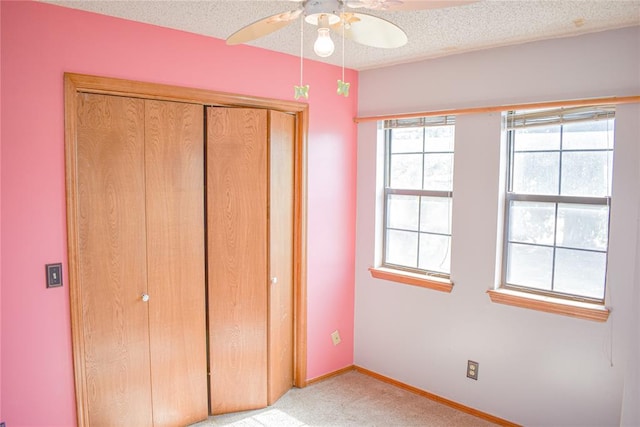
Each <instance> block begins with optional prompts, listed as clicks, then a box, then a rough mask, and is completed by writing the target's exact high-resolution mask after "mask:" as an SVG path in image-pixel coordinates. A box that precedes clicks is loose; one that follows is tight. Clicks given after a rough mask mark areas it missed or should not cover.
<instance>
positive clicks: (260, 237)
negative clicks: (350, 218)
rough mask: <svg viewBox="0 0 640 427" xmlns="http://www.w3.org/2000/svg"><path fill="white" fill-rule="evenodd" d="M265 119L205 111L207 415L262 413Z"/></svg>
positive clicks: (259, 114)
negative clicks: (251, 411) (209, 413)
mask: <svg viewBox="0 0 640 427" xmlns="http://www.w3.org/2000/svg"><path fill="white" fill-rule="evenodd" d="M266 156H267V112H266V111H265V110H255V109H241V108H238V109H234V108H212V107H210V108H208V109H207V236H208V292H209V299H208V301H209V354H210V356H209V357H210V369H211V376H210V381H211V386H210V390H211V410H212V412H213V413H214V414H219V413H225V412H233V411H238V410H245V409H252V408H260V407H264V406H266V405H267V286H268V284H267V158H266Z"/></svg>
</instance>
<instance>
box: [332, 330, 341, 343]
mask: <svg viewBox="0 0 640 427" xmlns="http://www.w3.org/2000/svg"><path fill="white" fill-rule="evenodd" d="M331 341H333V345H338V344H340V342H342V340H341V339H340V332H338V331H337V330H335V331H333V332H332V333H331Z"/></svg>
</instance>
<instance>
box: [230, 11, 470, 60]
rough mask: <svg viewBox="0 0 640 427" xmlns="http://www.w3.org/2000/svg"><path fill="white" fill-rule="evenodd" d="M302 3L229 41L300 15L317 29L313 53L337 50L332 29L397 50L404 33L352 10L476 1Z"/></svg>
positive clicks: (252, 35)
mask: <svg viewBox="0 0 640 427" xmlns="http://www.w3.org/2000/svg"><path fill="white" fill-rule="evenodd" d="M290 1H291V2H296V3H299V6H298V8H297V9H293V10H289V11H285V12H282V13H278V14H275V15H272V16H268V17H266V18H263V19H261V20H259V21H256V22H254V23H252V24H249V25H247V26H245V27H243V28H241V29H240V30H238V31H236V32H235V33H233V34H232V35H231V36H229V38H227V44H228V45H235V44H241V43H247V42H250V41H252V40H255V39H258V38H260V37H263V36H266V35H268V34H271V33H273V32H274V31H277V30H279V29H282V28H284V27H286V26H287V25H289V24H291V23H292V22H294V21H295V20H296V19H297V18H299V17H300V16H303V17H304V20H305V22H307V23H309V24H312V25H316V26H317V27H318V38H317V40H316V42H315V44H314V51H315V53H316V54H317V55H318V56H320V57H328V56H331V54H332V53H333V51H334V48H335V47H334V44H333V41H332V40H331V37H330V35H329V33H330V30H332V31H334V32H336V33H337V34H339V35H340V36H344V38H346V39H348V40H352V41H354V42H356V43H360V44H363V45H366V46H372V47H378V48H387V49H390V48H398V47H402V46H404V45H405V44H406V43H407V41H408V39H407V35H406V34H405V32H404V31H403V30H402V29H401V28H400V27H398V26H397V25H395V24H393V23H392V22H390V21H387V20H386V19H383V18H379V17H377V16H373V15H369V14H366V13H361V12H354V11H352V10H353V9H373V10H390V11H392V10H420V9H437V8H444V7H450V6H456V5H462V4H467V3H474V1H464V0H449V1H446V0H431V1H430V0H404V1H401V0H290Z"/></svg>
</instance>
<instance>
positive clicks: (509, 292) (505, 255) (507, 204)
mask: <svg viewBox="0 0 640 427" xmlns="http://www.w3.org/2000/svg"><path fill="white" fill-rule="evenodd" d="M563 110H566V111H569V112H570V111H578V114H579V113H580V112H582V111H584V110H586V111H587V112H589V111H590V110H593V111H594V116H595V118H577V119H575V120H567V121H563V119H562V115H563V112H562V111H563ZM601 110H602V111H605V113H600V111H601ZM524 111H527V110H519V111H518V112H520V113H523V112H524ZM513 113H516V112H515V111H513V110H511V111H507V112H506V114H505V119H506V122H507V123H509V116H510V115H511V114H513ZM545 113H546V114H545ZM554 113H555V114H559V115H560V117H561V118H560V121H559V123H557V124H558V125H559V126H560V147H559V148H558V149H550V150H540V151H538V150H536V151H535V152H536V153H538V152H545V151H552V152H558V153H559V169H558V174H559V176H560V177H561V176H562V154H563V152H585V151H587V152H589V151H604V152H607V153H608V156H611V158H613V155H614V150H615V124H614V126H613V128H612V130H611V131H612V132H614V140H613V143H612V144H611V146H610V148H606V149H584V150H564V149H563V146H562V142H563V137H564V128H563V126H564V125H567V124H571V123H577V122H585V121H588V122H593V121H598V120H610V119H614V120H615V105H593V106H581V107H576V108H573V109H571V108H563V107H561V108H551V109H543V110H541V111H540V112H539V113H538V115H540V116H542V117H546V116H553V115H554ZM553 124H554V123H551V124H544V125H546V126H549V125H553ZM541 125H542V124H541ZM520 127H526V124H524V122H523V125H522V126H520ZM506 132H507V139H506V140H507V144H506V145H507V165H506V170H507V176H506V180H505V197H504V229H503V236H504V237H503V245H502V260H501V263H502V264H501V267H502V268H501V280H500V287H499V288H498V289H495V290H491V291H489V293H490V296H491V298H492V299H493V298H494V295H497V294H499V293H500V291H503V290H504V291H505V292H503V293H502V294H501V295H500V296H498V297H497V298H504V299H506V300H510V299H514V298H516V297H514V295H517V294H518V293H522V294H524V295H530V296H531V298H533V299H534V300H535V299H537V298H538V297H543V300H544V299H545V298H546V299H550V300H557V301H556V302H555V303H560V304H561V303H562V301H565V302H567V303H570V304H573V303H586V304H593V305H600V306H603V305H604V303H605V298H606V291H607V280H608V277H607V269H608V265H609V238H610V224H611V182H610V181H609V186H608V188H607V195H606V196H601V197H598V196H567V195H561V194H558V195H547V194H529V193H515V192H513V181H514V179H513V165H514V161H515V160H514V156H515V149H514V145H515V143H514V139H515V133H516V126H514V127H510V126H509V125H508V124H507V127H506ZM612 174H613V172H612V171H611V173H610V177H611V176H612ZM610 177H609V179H610ZM560 185H561V181H559V182H558V186H559V189H558V192H559V193H560V191H561V187H560ZM513 201H523V202H541V203H553V204H554V205H555V213H554V217H555V219H556V221H557V218H558V208H559V205H561V204H565V205H590V206H607V208H608V213H607V245H606V249H605V250H592V249H584V248H575V247H566V246H562V245H559V244H557V242H556V241H555V240H556V239H555V238H556V233H555V231H556V230H555V229H554V242H553V243H552V244H548V245H544V244H533V246H538V247H550V248H553V260H552V267H551V268H552V271H551V290H545V289H539V288H534V287H530V286H526V285H517V284H511V283H508V282H507V270H508V265H509V263H508V259H509V256H510V254H509V244H510V243H512V241H511V240H510V232H509V231H510V223H511V215H510V211H511V202H513ZM556 226H557V222H556ZM518 243H521V242H518ZM524 244H526V243H524ZM557 249H569V250H576V251H584V252H595V253H603V254H604V255H605V270H604V283H603V290H602V298H596V297H589V296H585V295H577V294H571V293H567V292H561V291H554V290H553V287H554V280H555V265H556V252H557ZM492 292H493V294H492ZM524 298H528V297H524ZM496 302H499V301H496ZM502 302H504V301H502ZM528 304H529V303H526V302H525V303H524V304H522V303H515V304H512V305H519V306H522V307H526V306H527V305H528ZM529 308H530V307H529ZM543 311H544V310H543ZM561 311H562V310H560V311H557V310H556V311H553V310H552V311H550V312H561ZM562 314H566V313H562ZM607 315H608V312H607ZM605 320H606V317H605Z"/></svg>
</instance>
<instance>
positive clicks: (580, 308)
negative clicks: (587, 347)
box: [487, 289, 610, 322]
mask: <svg viewBox="0 0 640 427" xmlns="http://www.w3.org/2000/svg"><path fill="white" fill-rule="evenodd" d="M487 293H488V294H489V298H491V301H492V302H495V303H498V304H506V305H511V306H514V307H521V308H528V309H531V310H537V311H544V312H546V313H553V314H562V315H564V316H570V317H576V318H578V319H587V320H593V321H596V322H606V321H607V319H608V318H609V312H610V310H609V309H608V308H607V307H605V306H604V305H600V304H593V303H587V302H581V301H571V300H565V299H561V298H553V297H548V296H543V295H536V294H529V293H526V292H518V291H513V290H511V289H490V290H488V291H487Z"/></svg>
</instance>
